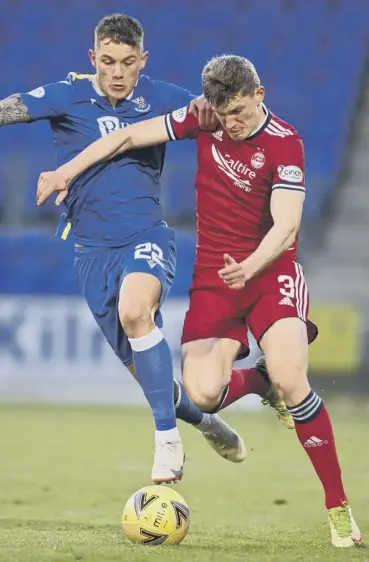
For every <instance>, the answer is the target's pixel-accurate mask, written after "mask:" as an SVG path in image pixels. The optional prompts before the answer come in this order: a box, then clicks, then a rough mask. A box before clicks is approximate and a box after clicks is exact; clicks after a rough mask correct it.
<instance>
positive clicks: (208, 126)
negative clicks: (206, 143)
mask: <svg viewBox="0 0 369 562" xmlns="http://www.w3.org/2000/svg"><path fill="white" fill-rule="evenodd" d="M189 113H191V114H192V115H194V116H195V117H197V119H198V121H199V126H200V129H201V130H203V131H215V129H216V128H217V126H218V125H219V121H218V119H217V117H216V115H215V113H214V111H213V108H212V107H211V105H210V103H209V102H208V101H207V100H206V99H205V96H200V97H198V98H196V99H194V100H192V101H191V103H190V108H189Z"/></svg>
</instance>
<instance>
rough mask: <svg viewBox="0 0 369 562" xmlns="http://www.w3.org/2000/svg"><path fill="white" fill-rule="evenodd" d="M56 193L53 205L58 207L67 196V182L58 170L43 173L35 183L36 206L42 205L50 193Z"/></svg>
mask: <svg viewBox="0 0 369 562" xmlns="http://www.w3.org/2000/svg"><path fill="white" fill-rule="evenodd" d="M55 192H58V197H57V198H56V201H55V205H57V206H59V205H60V204H61V203H62V202H63V201H64V199H65V198H66V196H67V195H68V181H67V180H66V179H65V177H64V176H63V174H61V172H59V171H58V170H54V171H53V172H43V173H42V174H41V175H40V177H39V178H38V183H37V195H36V201H37V205H43V204H44V203H45V201H46V200H47V199H48V198H49V197H50V195H51V194H52V193H55Z"/></svg>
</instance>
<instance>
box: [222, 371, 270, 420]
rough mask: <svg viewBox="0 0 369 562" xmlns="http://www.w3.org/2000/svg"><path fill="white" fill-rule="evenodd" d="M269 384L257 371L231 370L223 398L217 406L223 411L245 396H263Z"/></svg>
mask: <svg viewBox="0 0 369 562" xmlns="http://www.w3.org/2000/svg"><path fill="white" fill-rule="evenodd" d="M268 388H269V382H268V381H267V379H266V378H265V377H264V376H263V375H262V374H261V373H260V371H258V370H257V369H254V368H251V369H233V371H232V376H231V380H230V383H229V385H228V389H227V391H226V393H225V397H224V398H223V401H222V402H221V404H220V406H219V410H223V409H224V408H226V407H227V406H229V405H230V404H233V402H236V401H237V400H239V399H240V398H242V397H243V396H246V395H247V394H259V396H265V395H266V393H267V392H268Z"/></svg>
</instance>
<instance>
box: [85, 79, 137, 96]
mask: <svg viewBox="0 0 369 562" xmlns="http://www.w3.org/2000/svg"><path fill="white" fill-rule="evenodd" d="M92 86H93V89H94V90H95V92H96V93H97V94H99V96H102V97H105V98H106V97H107V96H106V94H105V93H104V92H103V91H102V89H101V88H100V86H99V85H98V83H97V79H96V74H95V75H94V76H93V77H92ZM136 86H137V84H135V87H136ZM134 91H135V89H134V88H133V90H132V92H131V93H130V94H128V96H126V97H125V98H124V99H126V100H130V99H131V98H132V96H133V92H134Z"/></svg>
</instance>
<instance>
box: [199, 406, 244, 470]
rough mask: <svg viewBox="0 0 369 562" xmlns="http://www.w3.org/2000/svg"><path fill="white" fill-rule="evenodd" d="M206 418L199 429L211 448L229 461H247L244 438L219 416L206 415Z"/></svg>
mask: <svg viewBox="0 0 369 562" xmlns="http://www.w3.org/2000/svg"><path fill="white" fill-rule="evenodd" d="M204 418H205V419H204V422H201V424H200V425H199V426H197V428H198V430H199V431H200V432H201V433H202V435H203V436H204V438H205V439H206V441H207V442H208V444H209V445H210V447H211V448H212V449H214V451H216V452H217V453H218V455H220V456H221V457H223V458H224V459H227V460H228V461H231V462H242V461H243V460H245V458H246V446H245V443H244V441H243V439H242V437H240V436H239V435H238V433H237V432H236V431H235V430H234V429H232V428H231V427H230V426H229V425H228V424H226V423H225V421H223V420H222V418H220V417H219V416H218V415H217V414H204ZM204 426H206V427H204Z"/></svg>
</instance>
